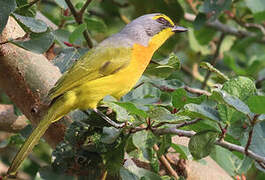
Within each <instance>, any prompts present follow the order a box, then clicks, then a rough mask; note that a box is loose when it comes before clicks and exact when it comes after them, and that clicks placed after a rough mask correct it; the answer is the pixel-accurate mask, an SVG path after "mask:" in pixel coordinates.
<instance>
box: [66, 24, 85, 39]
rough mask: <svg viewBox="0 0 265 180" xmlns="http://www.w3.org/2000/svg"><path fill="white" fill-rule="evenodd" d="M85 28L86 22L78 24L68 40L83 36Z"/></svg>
mask: <svg viewBox="0 0 265 180" xmlns="http://www.w3.org/2000/svg"><path fill="white" fill-rule="evenodd" d="M85 30H86V24H80V25H79V26H77V27H76V28H75V30H74V31H73V32H72V33H71V35H70V36H69V42H70V43H74V42H75V41H76V40H77V39H78V38H80V37H81V36H83V32H84V31H85Z"/></svg>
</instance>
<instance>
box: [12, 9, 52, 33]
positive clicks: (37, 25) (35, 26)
mask: <svg viewBox="0 0 265 180" xmlns="http://www.w3.org/2000/svg"><path fill="white" fill-rule="evenodd" d="M13 16H14V17H15V19H16V20H17V21H18V22H19V24H21V25H22V27H25V28H24V30H26V31H30V32H33V33H43V32H46V31H47V29H48V27H47V25H46V24H45V23H44V22H43V21H41V20H39V19H35V18H32V17H27V16H21V15H19V14H15V13H13Z"/></svg>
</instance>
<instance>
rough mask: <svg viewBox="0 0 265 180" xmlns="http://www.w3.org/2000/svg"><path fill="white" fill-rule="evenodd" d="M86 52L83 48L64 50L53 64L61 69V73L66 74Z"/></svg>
mask: <svg viewBox="0 0 265 180" xmlns="http://www.w3.org/2000/svg"><path fill="white" fill-rule="evenodd" d="M86 50H87V49H82V48H79V49H76V48H64V49H62V51H61V52H60V53H59V54H58V55H57V56H56V57H55V58H54V59H53V61H52V62H53V64H54V65H55V66H57V67H58V68H59V69H60V71H61V73H64V72H66V71H67V70H68V69H69V68H70V67H71V66H72V65H73V64H74V62H76V60H77V59H78V58H79V57H81V56H82V55H83V54H84V53H85V52H86Z"/></svg>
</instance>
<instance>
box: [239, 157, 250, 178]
mask: <svg viewBox="0 0 265 180" xmlns="http://www.w3.org/2000/svg"><path fill="white" fill-rule="evenodd" d="M252 165H253V159H252V158H250V157H248V156H245V157H244V159H243V160H242V161H241V164H240V165H239V169H238V173H239V174H242V173H246V172H248V170H249V169H250V168H251V166H252Z"/></svg>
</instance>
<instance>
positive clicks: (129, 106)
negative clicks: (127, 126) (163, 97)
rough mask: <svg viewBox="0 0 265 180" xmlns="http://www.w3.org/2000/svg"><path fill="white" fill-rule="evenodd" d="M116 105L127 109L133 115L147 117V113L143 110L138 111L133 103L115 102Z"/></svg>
mask: <svg viewBox="0 0 265 180" xmlns="http://www.w3.org/2000/svg"><path fill="white" fill-rule="evenodd" d="M114 103H115V104H117V105H119V106H121V107H123V108H124V109H126V110H127V111H128V112H129V113H130V114H131V115H138V116H141V117H147V114H146V112H144V111H143V110H141V109H138V108H137V107H136V106H135V105H134V104H133V103H129V102H114Z"/></svg>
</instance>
